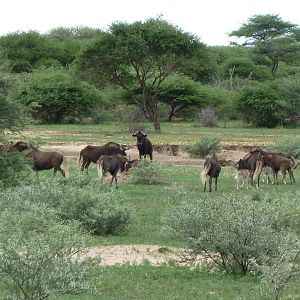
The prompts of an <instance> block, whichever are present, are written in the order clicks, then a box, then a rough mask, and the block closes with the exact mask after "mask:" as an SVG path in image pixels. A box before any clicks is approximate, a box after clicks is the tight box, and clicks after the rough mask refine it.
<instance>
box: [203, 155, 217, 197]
mask: <svg viewBox="0 0 300 300" xmlns="http://www.w3.org/2000/svg"><path fill="white" fill-rule="evenodd" d="M220 172H221V164H220V162H219V161H218V159H217V157H216V156H215V155H213V156H212V158H207V159H206V160H205V162H204V169H203V171H202V182H203V183H204V190H203V191H204V192H205V191H206V181H207V176H209V192H211V191H212V188H211V184H212V179H213V178H215V191H217V190H218V177H219V175H220Z"/></svg>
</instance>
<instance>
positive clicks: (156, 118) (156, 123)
mask: <svg viewBox="0 0 300 300" xmlns="http://www.w3.org/2000/svg"><path fill="white" fill-rule="evenodd" d="M153 125H154V130H155V132H156V133H161V129H160V120H159V116H158V113H155V115H154V119H153Z"/></svg>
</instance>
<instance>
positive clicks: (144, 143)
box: [132, 130, 153, 160]
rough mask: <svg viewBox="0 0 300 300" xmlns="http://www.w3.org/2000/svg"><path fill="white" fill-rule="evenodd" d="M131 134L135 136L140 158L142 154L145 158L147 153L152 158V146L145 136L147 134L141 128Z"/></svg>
mask: <svg viewBox="0 0 300 300" xmlns="http://www.w3.org/2000/svg"><path fill="white" fill-rule="evenodd" d="M132 136H134V137H136V145H137V147H138V149H139V155H140V159H142V156H144V158H146V155H149V157H150V159H151V160H152V153H153V147H152V143H151V142H150V140H149V139H148V138H147V134H146V133H145V132H143V131H141V130H139V131H137V132H135V133H133V134H132Z"/></svg>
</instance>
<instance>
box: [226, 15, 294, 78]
mask: <svg viewBox="0 0 300 300" xmlns="http://www.w3.org/2000/svg"><path fill="white" fill-rule="evenodd" d="M297 32H298V29H297V25H296V24H293V23H290V22H285V21H283V20H282V19H281V18H280V17H279V16H278V15H269V14H268V15H254V16H253V17H251V18H250V19H249V20H248V22H247V23H245V24H243V25H242V26H241V27H240V28H239V29H238V30H235V31H233V32H231V33H230V36H236V37H243V38H245V39H246V41H245V42H244V44H243V45H244V46H251V47H254V49H255V51H256V53H257V54H259V55H264V56H266V57H267V58H268V59H269V60H270V62H271V72H272V75H273V76H275V74H276V71H277V69H278V64H279V62H280V61H285V62H289V61H291V54H295V53H297V52H299V51H300V44H299V42H298V41H297Z"/></svg>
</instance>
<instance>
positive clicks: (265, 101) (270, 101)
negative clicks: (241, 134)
mask: <svg viewBox="0 0 300 300" xmlns="http://www.w3.org/2000/svg"><path fill="white" fill-rule="evenodd" d="M284 107H285V103H284V99H283V97H282V96H281V95H280V93H279V91H278V88H277V87H276V85H275V84H267V83H264V84H257V85H255V86H251V87H247V88H244V89H242V90H241V92H240V95H239V97H238V99H237V109H238V110H239V111H240V112H241V114H242V115H243V117H244V119H245V120H246V121H247V122H253V123H254V124H255V125H257V126H266V127H275V126H277V125H282V124H283V121H284V119H285V118H286V117H287V114H286V111H285V110H284Z"/></svg>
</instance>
